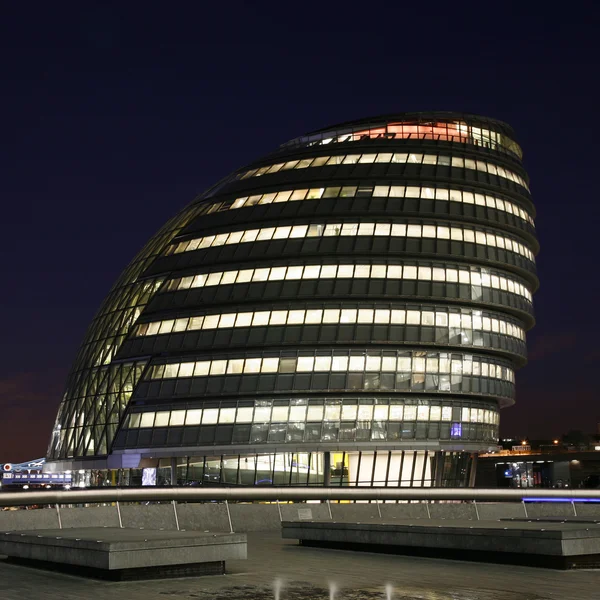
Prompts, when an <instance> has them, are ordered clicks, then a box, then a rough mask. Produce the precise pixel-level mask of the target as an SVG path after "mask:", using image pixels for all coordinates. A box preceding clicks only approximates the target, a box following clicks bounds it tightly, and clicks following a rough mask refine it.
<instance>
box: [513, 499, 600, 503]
mask: <svg viewBox="0 0 600 600" xmlns="http://www.w3.org/2000/svg"><path fill="white" fill-rule="evenodd" d="M523 502H569V503H571V502H600V498H523Z"/></svg>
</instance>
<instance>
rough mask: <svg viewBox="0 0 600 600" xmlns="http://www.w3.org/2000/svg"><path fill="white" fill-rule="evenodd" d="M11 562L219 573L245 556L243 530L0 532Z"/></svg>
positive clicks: (153, 573) (123, 571)
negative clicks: (235, 560)
mask: <svg viewBox="0 0 600 600" xmlns="http://www.w3.org/2000/svg"><path fill="white" fill-rule="evenodd" d="M0 554H4V555H6V556H7V557H8V559H9V560H10V561H11V562H17V563H19V564H25V565H28V566H35V567H42V568H48V569H51V570H56V571H66V572H70V573H74V574H78V575H86V576H93V577H100V578H102V579H112V580H125V579H149V578H152V579H154V578H162V577H184V576H197V575H221V574H223V573H224V572H225V561H227V560H231V559H245V558H246V557H247V544H246V535H245V534H243V533H203V532H199V531H172V530H168V531H158V530H150V529H120V528H118V527H84V528H74V529H47V530H39V531H11V532H7V533H3V534H0Z"/></svg>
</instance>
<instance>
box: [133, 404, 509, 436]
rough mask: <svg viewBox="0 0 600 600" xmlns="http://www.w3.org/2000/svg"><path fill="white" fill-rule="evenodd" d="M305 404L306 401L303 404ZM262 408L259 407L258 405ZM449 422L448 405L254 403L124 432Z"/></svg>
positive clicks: (167, 413)
mask: <svg viewBox="0 0 600 600" xmlns="http://www.w3.org/2000/svg"><path fill="white" fill-rule="evenodd" d="M305 402H306V401H305ZM261 405H262V406H261ZM340 420H341V421H396V422H397V421H434V422H435V421H442V422H444V421H446V422H448V421H452V420H453V419H452V406H440V405H431V406H430V405H422V404H419V405H414V404H390V405H388V404H375V405H374V404H340V403H339V402H338V403H335V404H326V405H322V404H306V403H304V404H292V405H291V406H272V405H271V403H270V402H264V401H258V402H257V403H256V405H255V406H245V407H237V408H235V407H233V408H204V409H203V408H190V409H187V410H184V409H176V410H162V411H150V412H143V413H132V414H130V415H129V418H128V419H127V422H126V423H125V425H124V428H125V429H138V428H143V427H183V426H194V425H221V424H230V423H235V424H238V423H240V424H241V423H303V422H304V423H306V422H320V421H340ZM460 421H462V422H463V423H485V424H488V425H497V424H498V422H499V414H498V413H497V412H496V411H493V410H488V409H484V408H468V407H462V408H461V409H460Z"/></svg>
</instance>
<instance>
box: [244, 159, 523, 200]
mask: <svg viewBox="0 0 600 600" xmlns="http://www.w3.org/2000/svg"><path fill="white" fill-rule="evenodd" d="M373 163H386V164H390V163H391V164H407V163H408V164H417V165H437V166H444V167H458V168H461V169H470V170H473V171H480V172H483V173H489V174H490V175H497V176H498V177H502V178H504V179H508V180H509V181H512V182H513V183H516V184H518V185H520V186H522V187H524V188H525V189H526V190H527V191H529V186H528V185H527V182H526V181H525V179H523V177H521V176H520V175H517V174H516V173H513V172H512V171H509V170H508V169H505V168H504V167H501V166H499V165H496V164H494V163H489V162H486V161H483V160H474V159H471V158H461V157H458V156H440V155H438V154H420V153H417V154H415V153H407V152H394V153H392V152H383V153H379V154H339V155H336V156H318V157H317V158H303V159H301V160H290V161H288V162H284V163H277V164H274V165H267V166H266V167H260V168H258V169H250V170H249V171H245V172H243V173H241V174H240V176H239V178H240V179H247V178H248V177H259V176H261V175H270V174H271V173H277V172H278V171H286V170H288V169H307V168H309V167H326V166H332V165H333V166H337V165H356V164H359V165H364V164H373Z"/></svg>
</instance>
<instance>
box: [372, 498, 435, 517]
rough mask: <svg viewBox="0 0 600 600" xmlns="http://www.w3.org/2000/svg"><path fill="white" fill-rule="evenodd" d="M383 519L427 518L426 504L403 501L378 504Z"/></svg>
mask: <svg viewBox="0 0 600 600" xmlns="http://www.w3.org/2000/svg"><path fill="white" fill-rule="evenodd" d="M379 510H380V511H381V516H382V518H383V520H384V521H385V520H390V519H428V518H429V515H428V513H427V506H426V504H425V503H424V502H411V503H410V504H409V503H408V502H403V503H399V504H395V503H394V504H392V503H385V504H382V503H381V504H379Z"/></svg>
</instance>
